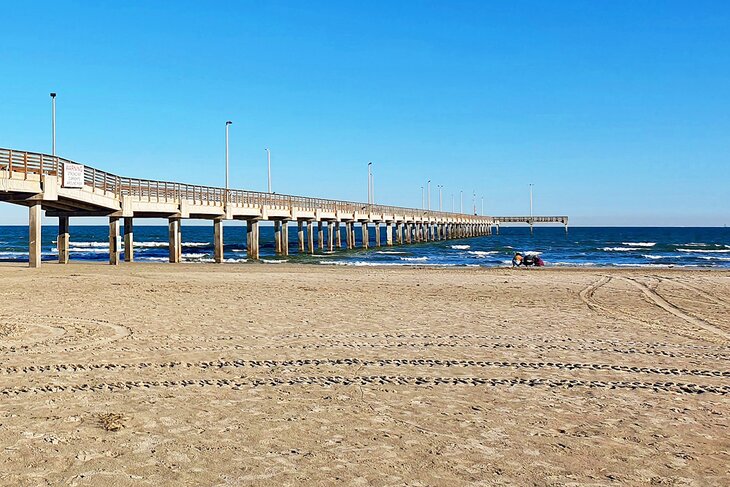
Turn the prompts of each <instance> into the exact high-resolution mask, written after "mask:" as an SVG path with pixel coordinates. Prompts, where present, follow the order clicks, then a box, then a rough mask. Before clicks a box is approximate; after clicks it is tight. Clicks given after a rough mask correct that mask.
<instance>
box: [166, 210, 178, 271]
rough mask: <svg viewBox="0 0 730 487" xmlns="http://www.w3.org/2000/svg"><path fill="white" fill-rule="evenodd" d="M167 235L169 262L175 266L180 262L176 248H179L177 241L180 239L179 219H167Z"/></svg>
mask: <svg viewBox="0 0 730 487" xmlns="http://www.w3.org/2000/svg"><path fill="white" fill-rule="evenodd" d="M167 226H168V230H169V232H168V234H169V242H168V248H169V249H170V250H169V252H170V258H169V260H170V262H171V263H173V264H177V263H178V262H180V254H178V248H179V247H180V245H179V243H178V240H179V239H180V230H179V228H180V219H179V218H170V219H168V223H167Z"/></svg>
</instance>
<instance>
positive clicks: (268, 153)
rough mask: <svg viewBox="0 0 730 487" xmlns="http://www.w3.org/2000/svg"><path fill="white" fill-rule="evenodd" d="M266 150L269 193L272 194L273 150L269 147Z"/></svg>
mask: <svg viewBox="0 0 730 487" xmlns="http://www.w3.org/2000/svg"><path fill="white" fill-rule="evenodd" d="M264 150H265V151H266V162H267V165H268V168H269V193H271V149H269V148H268V147H267V148H266V149H264Z"/></svg>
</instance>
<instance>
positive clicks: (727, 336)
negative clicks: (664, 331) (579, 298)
mask: <svg viewBox="0 0 730 487" xmlns="http://www.w3.org/2000/svg"><path fill="white" fill-rule="evenodd" d="M621 279H622V280H624V281H626V282H628V283H629V284H631V285H632V286H634V287H635V288H637V289H638V290H640V291H641V292H642V293H643V295H644V296H646V298H648V299H649V300H650V301H651V302H652V303H654V305H655V306H657V307H659V308H661V309H663V310H664V311H666V312H667V313H669V314H671V315H673V316H676V317H677V318H679V319H681V320H683V321H685V322H686V323H689V324H691V325H694V326H696V327H698V328H702V329H703V330H705V331H708V332H710V333H712V334H714V335H716V336H719V337H720V338H723V339H724V340H726V341H730V333H728V332H726V331H725V330H722V329H720V328H718V327H717V326H715V325H713V324H712V323H708V322H707V321H705V320H703V319H700V318H697V317H694V316H690V315H689V314H687V313H685V312H684V311H683V310H681V309H680V308H678V307H677V306H675V305H673V304H672V303H670V302H669V301H667V300H666V299H664V298H663V297H662V296H660V295H659V294H657V292H656V291H653V290H651V289H650V288H649V287H648V286H647V285H646V284H644V283H642V282H639V281H637V280H636V279H632V278H630V277H622V278H621Z"/></svg>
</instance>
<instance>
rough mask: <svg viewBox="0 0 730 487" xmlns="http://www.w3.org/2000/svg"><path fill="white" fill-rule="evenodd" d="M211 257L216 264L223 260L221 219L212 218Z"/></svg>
mask: <svg viewBox="0 0 730 487" xmlns="http://www.w3.org/2000/svg"><path fill="white" fill-rule="evenodd" d="M213 257H214V260H215V262H216V263H217V264H220V263H222V262H223V219H222V218H216V219H215V220H213Z"/></svg>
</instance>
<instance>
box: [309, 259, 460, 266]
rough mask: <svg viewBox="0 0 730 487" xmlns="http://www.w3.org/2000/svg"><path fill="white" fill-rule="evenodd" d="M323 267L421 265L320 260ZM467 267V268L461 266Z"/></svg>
mask: <svg viewBox="0 0 730 487" xmlns="http://www.w3.org/2000/svg"><path fill="white" fill-rule="evenodd" d="M319 263H320V264H322V265H340V266H352V267H393V266H397V267H408V266H416V265H419V264H409V263H407V262H367V261H362V260H355V261H332V260H320V261H319ZM428 266H429V267H457V266H459V264H428ZM461 267H465V266H461Z"/></svg>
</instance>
